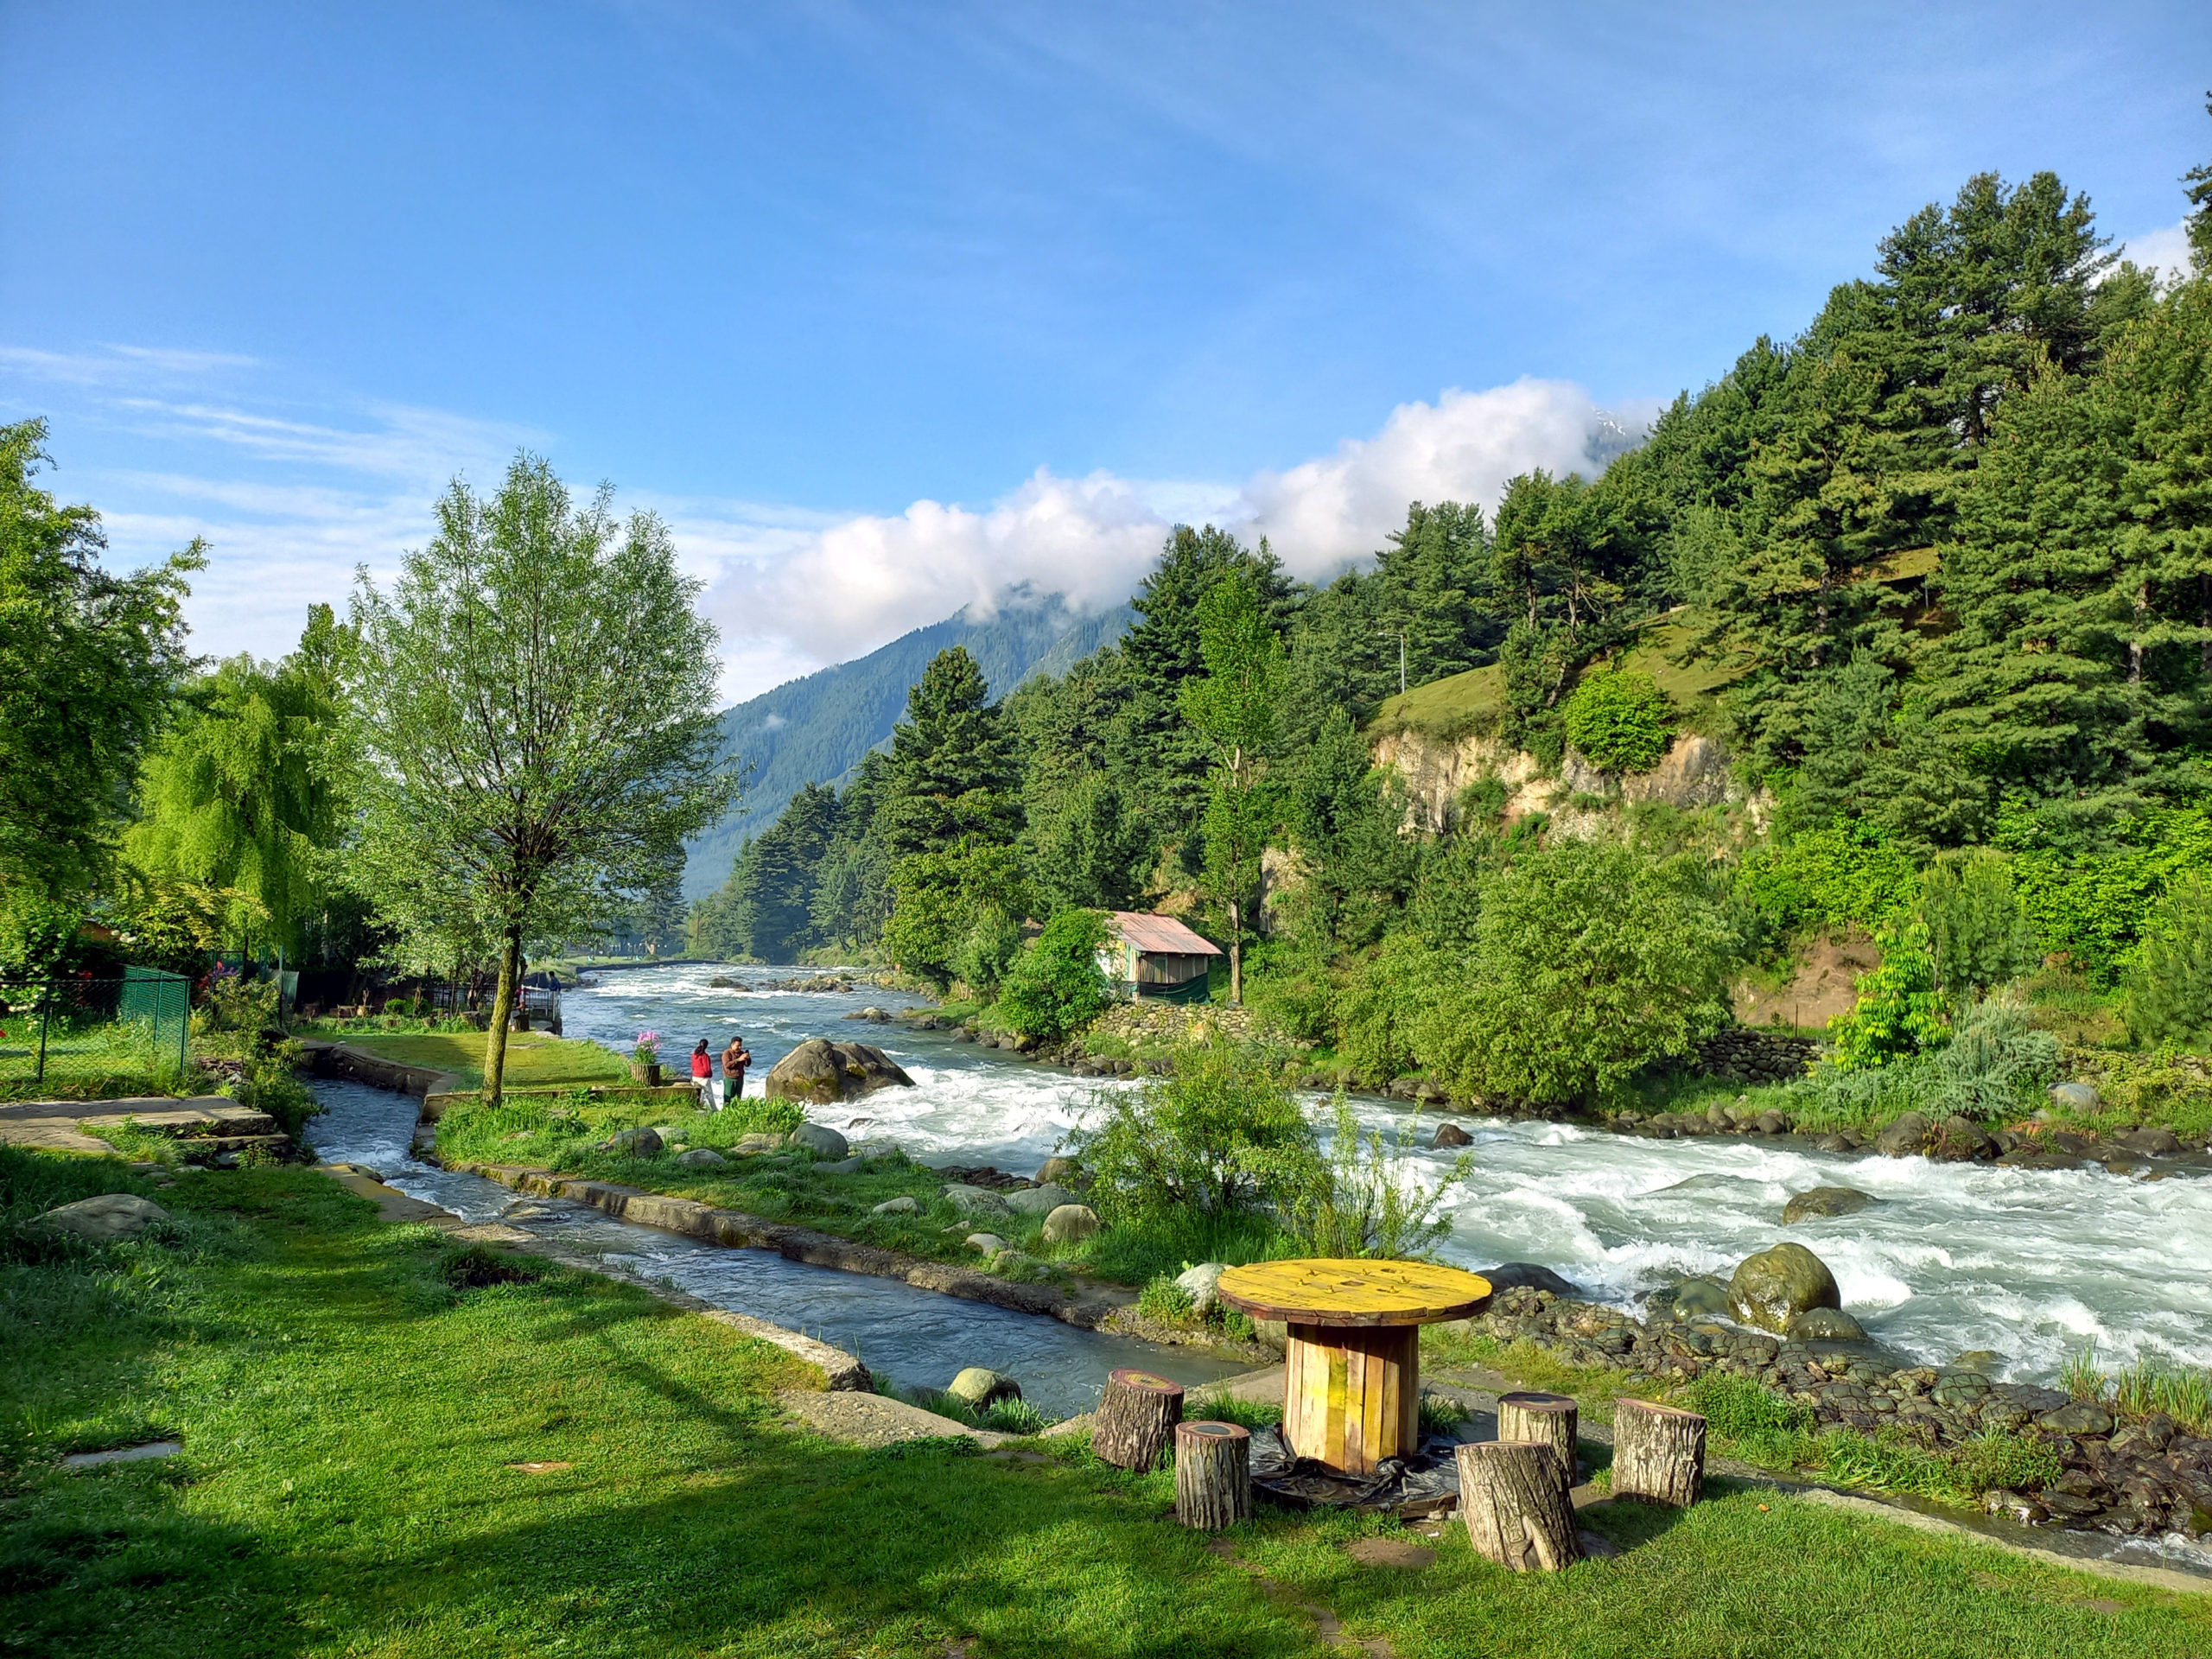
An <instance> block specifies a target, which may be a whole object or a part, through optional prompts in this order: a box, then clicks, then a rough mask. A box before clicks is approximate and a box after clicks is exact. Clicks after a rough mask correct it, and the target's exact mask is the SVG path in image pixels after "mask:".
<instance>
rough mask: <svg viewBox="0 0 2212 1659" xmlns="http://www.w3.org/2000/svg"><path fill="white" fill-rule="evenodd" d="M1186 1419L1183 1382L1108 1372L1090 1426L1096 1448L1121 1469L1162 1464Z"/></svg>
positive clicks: (1131, 1372) (1130, 1372)
mask: <svg viewBox="0 0 2212 1659" xmlns="http://www.w3.org/2000/svg"><path fill="white" fill-rule="evenodd" d="M1181 1421H1183V1385H1182V1384H1181V1383H1174V1382H1170V1381H1169V1380H1168V1379H1167V1378H1166V1377H1164V1376H1154V1375H1153V1374H1152V1373H1151V1372H1150V1371H1137V1370H1117V1371H1113V1372H1110V1373H1109V1374H1108V1376H1107V1378H1106V1393H1105V1395H1104V1397H1103V1399H1101V1400H1100V1401H1099V1402H1098V1418H1097V1421H1096V1423H1095V1424H1094V1425H1093V1426H1092V1427H1091V1430H1090V1449H1091V1450H1092V1451H1094V1452H1096V1453H1097V1454H1098V1455H1099V1456H1100V1457H1101V1458H1103V1459H1105V1460H1106V1461H1107V1462H1108V1463H1110V1464H1112V1465H1114V1466H1115V1467H1116V1468H1117V1469H1134V1470H1136V1471H1139V1472H1140V1473H1141V1472H1143V1471H1147V1470H1150V1469H1154V1468H1157V1467H1158V1466H1159V1465H1160V1453H1161V1452H1165V1451H1166V1449H1167V1443H1168V1441H1169V1440H1171V1439H1172V1438H1173V1435H1174V1433H1175V1425H1176V1424H1178V1423H1179V1422H1181Z"/></svg>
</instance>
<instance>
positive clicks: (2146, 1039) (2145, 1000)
mask: <svg viewBox="0 0 2212 1659" xmlns="http://www.w3.org/2000/svg"><path fill="white" fill-rule="evenodd" d="M2123 984H2124V985H2125V987H2126V1000H2125V1001H2123V1003H2122V1004H2121V1008H2122V1017H2123V1018H2124V1019H2125V1020H2126V1022H2127V1033H2128V1035H2129V1036H2131V1037H2133V1038H2134V1039H2135V1040H2136V1041H2137V1042H2139V1043H2146V1044H2148V1043H2163V1042H2172V1043H2186V1044H2190V1045H2194V1046H2199V1047H2202V1046H2212V883H2208V882H2207V881H2206V880H2204V879H2203V878H2202V876H2193V877H2191V878H2190V880H2186V881H2184V882H2183V883H2181V884H2180V885H2179V886H2177V887H2175V888H2174V890H2173V891H2172V892H2171V893H2169V894H2168V895H2167V896H2166V901H2165V903H2164V904H2163V905H2161V906H2159V907H2158V916H2157V919H2156V920H2155V921H2154V922H2153V923H2152V932H2151V936H2150V938H2147V939H2145V941H2144V944H2143V947H2142V949H2141V950H2139V952H2138V953H2137V954H2136V957H2135V961H2134V963H2133V965H2132V966H2130V967H2129V969H2128V970H2127V974H2126V978H2125V980H2124V981H2123Z"/></svg>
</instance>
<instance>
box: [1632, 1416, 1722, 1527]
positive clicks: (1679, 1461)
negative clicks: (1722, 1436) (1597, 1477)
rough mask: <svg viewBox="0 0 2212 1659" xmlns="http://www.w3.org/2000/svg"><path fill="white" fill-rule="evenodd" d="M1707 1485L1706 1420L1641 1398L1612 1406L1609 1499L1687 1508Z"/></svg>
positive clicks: (1695, 1500)
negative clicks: (1628, 1498)
mask: <svg viewBox="0 0 2212 1659" xmlns="http://www.w3.org/2000/svg"><path fill="white" fill-rule="evenodd" d="M1704 1484H1705V1419H1704V1418H1702V1417H1700V1416H1699V1415H1698V1414H1697V1413H1695V1412H1694V1411H1677V1410H1675V1408H1673V1407H1672V1406H1655V1405H1653V1404H1651V1403H1650V1402H1649V1401H1645V1400H1621V1401H1617V1402H1614V1405H1613V1496H1614V1497H1641V1498H1645V1499H1648V1500H1649V1502H1651V1503H1671V1504H1673V1505H1674V1506H1675V1508H1676V1509H1688V1507H1689V1506H1690V1505H1691V1504H1693V1503H1696V1502H1697V1495H1698V1493H1699V1491H1700V1490H1701V1489H1702V1488H1703V1486H1704Z"/></svg>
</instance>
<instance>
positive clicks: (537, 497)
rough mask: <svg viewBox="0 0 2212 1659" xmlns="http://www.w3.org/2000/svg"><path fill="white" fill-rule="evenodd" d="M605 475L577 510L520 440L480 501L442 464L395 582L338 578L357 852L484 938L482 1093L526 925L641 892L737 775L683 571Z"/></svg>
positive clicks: (376, 877) (655, 525) (410, 901)
mask: <svg viewBox="0 0 2212 1659" xmlns="http://www.w3.org/2000/svg"><path fill="white" fill-rule="evenodd" d="M609 493H610V492H608V491H607V490H602V491H601V493H600V494H599V495H598V496H597V498H596V499H594V501H593V502H592V503H591V505H588V506H586V507H582V508H579V507H577V506H576V505H575V504H574V503H573V502H572V501H571V499H570V498H569V492H568V490H567V489H566V488H565V487H564V486H563V485H562V483H561V481H560V480H558V479H557V478H556V477H555V476H554V474H553V471H552V469H551V467H549V466H548V465H547V464H546V463H545V462H544V461H541V460H539V459H537V458H536V457H534V456H531V455H528V454H521V455H518V456H517V457H516V459H515V461H514V462H513V464H512V465H511V466H510V467H508V469H507V474H506V477H505V480H504V481H503V483H502V485H501V486H500V489H499V493H497V494H496V495H494V496H493V497H492V498H490V499H483V498H480V497H479V496H478V495H476V494H475V493H474V492H473V491H472V490H470V489H469V487H468V486H467V485H466V484H464V483H462V482H460V481H459V480H456V481H455V482H454V486H453V487H452V488H451V489H450V490H449V491H448V493H447V494H446V495H445V497H444V498H443V499H442V500H441V501H440V502H439V503H438V507H437V518H438V533H437V535H436V536H435V537H434V538H433V539H432V541H431V542H430V543H429V545H428V546H427V547H425V548H423V549H422V550H420V551H417V552H413V553H410V554H409V555H408V556H407V557H406V559H405V561H404V563H403V564H402V567H401V569H400V574H399V576H398V579H397V582H396V583H395V584H394V587H393V588H392V591H391V593H389V594H386V593H385V592H383V591H381V590H379V589H378V588H376V587H375V586H374V585H373V584H372V583H371V582H369V581H368V580H367V579H366V577H365V576H364V578H363V580H362V582H361V583H360V586H359V589H358V590H357V592H356V594H355V596H354V601H353V621H354V626H355V627H356V628H357V629H358V631H359V657H358V668H357V672H356V675H355V677H354V683H353V688H352V690H353V702H354V705H355V707H356V709H357V710H358V712H359V732H360V743H361V750H362V757H363V762H364V764H363V766H362V768H361V772H360V776H359V789H360V791H361V798H362V803H363V808H364V810H363V813H362V818H361V839H362V844H363V853H364V857H363V858H362V860H361V862H362V863H363V865H364V867H365V870H366V872H367V873H368V874H369V876H370V879H371V880H372V881H374V882H375V883H376V884H377V885H376V887H372V889H371V890H372V892H374V893H376V894H377V896H378V899H379V900H380V902H381V901H382V900H383V899H385V897H386V895H389V896H390V897H391V899H393V900H394V901H395V902H396V903H397V905H399V906H403V907H405V908H407V909H408V910H410V912H412V913H414V914H416V915H417V916H419V917H421V918H424V920H425V921H426V922H427V921H429V920H432V919H438V920H442V925H444V926H445V927H446V928H447V929H448V930H449V931H451V933H452V934H453V935H454V936H455V937H461V938H466V937H467V935H468V934H469V933H471V932H476V933H481V932H489V933H491V934H492V935H493V937H495V938H497V940H498V942H499V992H498V998H497V1001H495V1002H494V1004H493V1011H492V1021H491V1032H490V1034H489V1037H488V1039H487V1040H486V1047H485V1060H484V1087H485V1091H486V1094H487V1095H488V1096H490V1097H491V1098H493V1099H494V1100H496V1099H498V1097H499V1092H500V1089H501V1084H502V1082H503V1079H504V1074H505V1061H506V1035H507V1020H508V1016H509V1015H510V1014H512V1011H513V1007H514V1000H515V986H516V982H517V981H518V978H519V976H520V974H521V969H522V961H523V947H524V941H525V940H535V939H539V938H563V937H565V936H566V935H567V934H568V933H569V932H570V931H573V930H574V928H575V925H578V924H579V923H581V922H582V921H583V920H585V919H587V918H589V917H590V916H592V915H594V914H599V913H603V909H604V906H605V903H606V900H607V895H609V894H610V893H625V892H626V893H632V894H634V893H639V892H642V891H646V890H650V889H651V888H652V887H653V886H654V885H655V883H656V882H657V881H658V880H660V879H661V878H662V877H663V876H664V874H665V873H666V872H667V871H669V870H670V869H671V868H676V867H677V865H678V864H679V863H680V861H681V859H682V857H683V840H684V838H685V837H686V836H690V835H693V834H696V832H697V831H698V830H699V829H702V827H704V826H705V825H706V824H708V823H712V822H714V821H715V818H716V817H719V815H720V814H721V812H722V811H724V810H727V808H728V804H729V803H730V801H731V799H732V798H733V797H734V794H735V792H736V788H737V779H736V778H735V777H734V774H733V773H732V772H729V771H728V770H727V769H725V767H724V766H723V764H722V762H721V760H720V757H719V748H720V744H719V739H718V734H717V727H716V719H715V686H716V682H717V680H718V679H719V677H720V670H721V664H720V662H719V660H718V658H717V654H716V639H715V631H714V628H713V626H711V625H710V624H709V623H708V622H707V621H706V620H705V619H704V618H702V616H700V615H699V613H698V612H697V610H696V600H697V597H698V594H699V591H700V584H699V583H698V582H696V581H694V580H692V579H690V578H687V577H685V576H684V575H682V573H681V572H680V571H679V570H678V569H677V558H676V549H675V545H674V543H672V542H671V540H670V538H669V535H668V531H667V529H666V527H665V526H664V525H663V524H662V523H661V522H660V520H659V519H658V518H655V517H654V516H653V515H652V514H651V513H646V512H638V513H632V515H631V517H630V518H629V520H628V521H627V523H626V524H618V523H617V521H616V519H615V518H614V516H613V511H612V509H611V507H610V506H609V505H608V496H609Z"/></svg>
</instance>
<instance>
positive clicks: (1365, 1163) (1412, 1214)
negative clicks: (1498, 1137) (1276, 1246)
mask: <svg viewBox="0 0 2212 1659" xmlns="http://www.w3.org/2000/svg"><path fill="white" fill-rule="evenodd" d="M1330 1116H1331V1118H1332V1133H1331V1135H1330V1137H1329V1146H1328V1151H1327V1154H1326V1156H1325V1158H1323V1159H1322V1160H1319V1161H1318V1163H1317V1166H1316V1169H1315V1174H1314V1179H1313V1181H1312V1182H1311V1184H1310V1185H1309V1186H1308V1187H1307V1190H1306V1191H1305V1192H1301V1193H1300V1194H1299V1195H1298V1197H1297V1198H1294V1199H1293V1200H1292V1201H1291V1203H1290V1205H1288V1206H1287V1214H1286V1217H1285V1219H1286V1220H1287V1223H1288V1224H1289V1228H1290V1231H1291V1233H1292V1235H1293V1236H1294V1237H1296V1238H1297V1240H1298V1242H1299V1246H1300V1249H1302V1250H1304V1251H1305V1253H1306V1255H1313V1256H1321V1257H1325V1258H1328V1259H1330V1260H1336V1261H1343V1260H1357V1259H1361V1258H1365V1259H1370V1260H1379V1261H1385V1262H1404V1261H1412V1260H1418V1259H1420V1258H1421V1257H1424V1256H1426V1255H1427V1253H1428V1252H1429V1251H1430V1250H1433V1249H1435V1248H1436V1246H1437V1245H1439V1244H1440V1243H1443V1242H1444V1240H1445V1239H1446V1237H1447V1236H1449V1235H1450V1234H1451V1231H1452V1217H1451V1215H1450V1214H1449V1213H1448V1212H1446V1213H1443V1214H1440V1213H1439V1211H1440V1210H1441V1209H1442V1207H1443V1204H1444V1200H1445V1198H1446V1197H1448V1196H1449V1195H1450V1193H1451V1191H1452V1188H1453V1187H1455V1186H1458V1185H1460V1184H1462V1183H1463V1182H1465V1180H1466V1179H1467V1177H1468V1175H1469V1174H1470V1173H1472V1171H1473V1169H1474V1164H1475V1160H1474V1158H1473V1156H1472V1155H1471V1154H1468V1153H1464V1152H1463V1153H1461V1154H1459V1156H1458V1157H1457V1158H1455V1159H1453V1160H1452V1162H1451V1163H1450V1164H1449V1165H1448V1166H1446V1168H1445V1171H1444V1173H1443V1175H1442V1177H1441V1178H1440V1179H1438V1180H1436V1181H1435V1182H1433V1183H1431V1182H1428V1181H1426V1180H1424V1179H1421V1176H1422V1170H1421V1162H1422V1160H1421V1153H1422V1152H1423V1151H1425V1150H1426V1148H1425V1147H1423V1145H1422V1144H1421V1142H1420V1141H1417V1140H1416V1139H1415V1138H1414V1135H1412V1133H1411V1132H1410V1130H1409V1128H1408V1126H1406V1125H1404V1124H1400V1125H1398V1126H1396V1127H1395V1128H1393V1129H1392V1131H1391V1133H1390V1134H1389V1135H1384V1134H1383V1131H1382V1130H1380V1129H1369V1130H1367V1131H1365V1132H1364V1133H1363V1132H1362V1131H1361V1129H1360V1127H1359V1120H1358V1118H1357V1117H1355V1116H1353V1115H1352V1109H1351V1103H1350V1102H1349V1101H1347V1100H1346V1099H1345V1098H1344V1096H1342V1095H1338V1096H1337V1098H1336V1100H1335V1102H1334V1103H1332V1108H1331V1113H1330Z"/></svg>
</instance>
